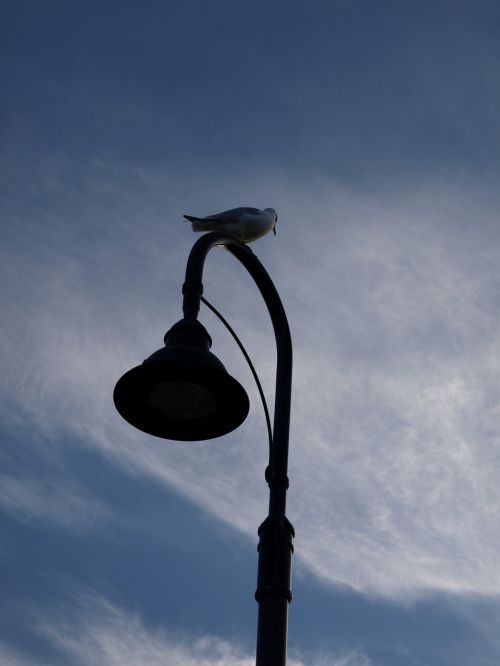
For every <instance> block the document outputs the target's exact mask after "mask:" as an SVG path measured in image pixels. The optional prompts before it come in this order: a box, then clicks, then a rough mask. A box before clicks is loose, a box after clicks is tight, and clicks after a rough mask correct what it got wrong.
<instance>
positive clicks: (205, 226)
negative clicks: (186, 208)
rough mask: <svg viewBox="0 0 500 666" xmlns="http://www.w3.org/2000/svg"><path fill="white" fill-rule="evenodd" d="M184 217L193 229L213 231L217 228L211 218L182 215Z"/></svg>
mask: <svg viewBox="0 0 500 666" xmlns="http://www.w3.org/2000/svg"><path fill="white" fill-rule="evenodd" d="M184 217H185V218H186V220H187V221H188V222H191V226H192V229H193V231H215V230H216V229H217V223H215V224H214V221H213V220H206V219H204V218H202V217H194V216H193V215H184Z"/></svg>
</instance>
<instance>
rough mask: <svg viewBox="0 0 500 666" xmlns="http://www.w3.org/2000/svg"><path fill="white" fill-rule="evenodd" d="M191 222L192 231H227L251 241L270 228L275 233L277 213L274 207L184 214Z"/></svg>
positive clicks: (267, 231)
mask: <svg viewBox="0 0 500 666" xmlns="http://www.w3.org/2000/svg"><path fill="white" fill-rule="evenodd" d="M184 217H185V218H186V220H189V222H191V224H192V228H193V231H227V232H229V233H230V234H232V235H233V236H235V237H236V238H237V239H238V240H240V241H241V242H242V243H251V242H252V241H254V240H257V238H261V237H262V236H265V235H266V234H267V233H269V232H270V231H271V230H272V232H273V233H274V235H276V222H277V221H278V215H277V214H276V211H275V210H274V208H264V210H260V208H249V207H246V206H243V207H241V208H231V210H225V211H224V212H222V213H217V214H216V215H207V216H206V217H194V216H193V215H184Z"/></svg>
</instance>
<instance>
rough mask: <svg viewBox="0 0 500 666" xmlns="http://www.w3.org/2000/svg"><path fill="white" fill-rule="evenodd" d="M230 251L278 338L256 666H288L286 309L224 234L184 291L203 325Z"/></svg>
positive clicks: (207, 244) (263, 274) (253, 262)
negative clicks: (220, 261)
mask: <svg viewBox="0 0 500 666" xmlns="http://www.w3.org/2000/svg"><path fill="white" fill-rule="evenodd" d="M216 245H224V246H225V247H226V248H227V249H228V250H229V252H231V254H233V255H234V256H235V257H236V258H237V259H238V260H239V261H240V262H241V263H242V264H243V265H244V266H245V268H246V269H247V271H248V272H249V273H250V275H251V276H252V278H253V279H254V281H255V283H256V285H257V287H258V288H259V290H260V293H261V294H262V297H263V298H264V301H265V303H266V306H267V309H268V312H269V315H270V317H271V322H272V325H273V329H274V336H275V338H276V350H277V367H276V395H275V403H274V427H273V442H272V446H271V451H270V458H269V465H268V467H267V469H266V475H265V476H266V481H267V483H268V485H269V515H268V517H267V518H266V519H265V520H264V522H263V523H262V525H261V526H260V527H259V530H258V534H259V546H258V552H259V568H258V575H257V591H256V592H255V599H256V601H257V603H258V604H259V616H258V624H257V657H256V666H285V665H286V646H287V625H288V604H289V603H290V602H291V600H292V593H291V590H290V582H291V564H292V553H293V545H292V539H293V537H294V536H295V532H294V529H293V527H292V525H291V523H290V522H289V520H288V519H287V517H286V515H285V512H286V492H287V489H288V476H287V470H288V434H289V430H290V402H291V391H292V342H291V337H290V329H289V327H288V321H287V318H286V314H285V310H284V309H283V304H282V303H281V299H280V297H279V294H278V292H277V291H276V287H275V286H274V284H273V282H272V280H271V278H270V277H269V275H268V273H267V271H266V270H265V268H264V266H263V265H262V264H261V263H260V261H259V260H258V259H257V257H256V256H255V254H254V253H253V252H252V250H251V249H250V248H249V247H248V246H247V245H245V244H244V243H240V241H238V240H237V239H236V238H234V237H233V236H231V235H230V234H227V233H224V232H212V233H208V234H205V235H203V236H201V237H200V238H199V239H198V240H197V241H196V243H195V244H194V245H193V248H192V249H191V252H190V254H189V258H188V262H187V266H186V279H185V282H184V285H183V288H182V293H183V294H184V303H183V311H184V316H185V317H186V318H187V319H197V317H198V312H199V309H200V297H201V295H202V294H203V284H202V277H203V266H204V262H205V259H206V256H207V254H208V252H209V250H211V248H213V247H215V246H216Z"/></svg>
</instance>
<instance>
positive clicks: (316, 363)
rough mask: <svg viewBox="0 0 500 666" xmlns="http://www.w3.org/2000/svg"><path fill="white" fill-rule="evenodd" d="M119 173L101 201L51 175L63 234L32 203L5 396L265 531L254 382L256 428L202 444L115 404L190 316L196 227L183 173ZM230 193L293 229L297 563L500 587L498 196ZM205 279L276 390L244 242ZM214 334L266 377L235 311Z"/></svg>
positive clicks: (284, 275)
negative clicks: (147, 428) (124, 376)
mask: <svg viewBox="0 0 500 666" xmlns="http://www.w3.org/2000/svg"><path fill="white" fill-rule="evenodd" d="M108 166H109V170H108V168H107V167H106V165H101V166H100V167H99V168H98V169H97V170H96V171H94V172H90V175H89V174H83V176H82V175H81V174H80V176H79V177H82V178H85V179H87V180H85V181H84V182H85V186H86V189H85V188H84V190H85V192H86V193H87V194H86V196H85V197H83V196H82V195H81V190H82V187H78V188H74V189H73V190H71V188H69V194H68V188H65V187H63V184H62V183H61V175H60V171H59V170H58V168H56V167H54V166H53V167H52V172H51V173H52V175H51V176H50V179H48V176H46V180H50V183H52V185H51V187H52V188H54V189H55V194H56V195H57V196H54V198H53V199H51V204H50V209H49V211H48V212H47V211H46V212H45V223H46V225H47V226H46V230H47V231H46V233H47V234H48V239H47V238H45V231H43V232H42V231H40V232H39V230H38V227H37V225H36V224H35V222H34V221H33V220H32V219H31V218H32V217H33V218H34V213H33V211H30V213H29V214H28V213H26V211H24V212H23V211H21V210H19V209H17V208H16V207H15V206H14V205H13V206H12V207H11V208H12V216H13V218H12V219H13V220H14V219H15V220H16V221H17V219H18V218H20V219H21V221H22V223H23V225H24V233H23V234H22V235H21V234H19V233H17V232H12V233H10V234H8V236H7V244H6V248H7V250H6V251H5V253H4V256H3V258H2V259H3V261H2V270H3V271H4V274H5V277H6V278H7V283H8V284H9V285H10V286H11V289H9V290H6V291H5V293H4V304H3V305H4V307H3V311H4V312H5V314H6V321H7V325H6V326H5V327H4V328H3V329H2V332H1V336H2V344H3V345H4V348H6V349H7V350H8V354H7V359H8V362H7V363H6V367H5V369H4V370H5V372H4V376H3V381H4V388H3V392H4V396H5V399H6V400H8V404H9V405H11V406H12V405H14V407H15V410H16V409H19V405H21V404H22V405H23V410H24V411H23V413H24V414H26V416H27V418H29V419H30V422H31V423H36V424H37V427H38V428H39V429H41V430H42V432H45V433H51V432H71V433H72V434H76V435H78V436H79V437H81V439H82V440H83V441H88V442H89V444H91V445H93V446H97V447H99V448H100V449H101V450H102V451H103V452H104V453H105V454H106V455H108V456H110V457H112V458H113V459H114V460H118V461H120V462H121V463H122V464H125V465H128V466H129V467H130V468H131V469H135V470H136V471H137V472H138V473H146V474H151V475H154V476H156V477H159V478H161V479H163V480H165V482H167V483H168V484H170V485H171V486H174V487H175V488H177V489H178V490H179V491H180V492H183V493H185V494H186V495H189V496H190V497H191V498H192V499H194V500H195V501H196V502H198V503H199V504H200V505H201V506H203V507H204V508H205V509H207V510H209V511H212V512H213V513H214V514H215V515H217V516H218V517H219V518H222V519H224V520H226V521H228V522H229V523H230V524H232V525H234V526H235V527H236V528H238V529H240V530H242V531H243V532H245V533H246V534H249V535H251V536H252V538H254V536H253V535H254V534H255V530H256V526H257V525H258V523H259V522H260V521H261V520H262V519H263V518H264V512H265V507H266V493H267V490H266V487H265V484H264V482H263V480H262V475H263V469H264V467H265V463H266V461H265V451H266V434H265V428H264V422H263V418H262V416H261V413H260V407H259V406H257V405H258V399H257V398H255V393H254V392H252V396H251V398H252V401H253V404H254V405H256V406H255V407H254V408H253V410H252V413H251V415H250V417H249V420H248V422H247V424H246V425H245V426H244V427H243V428H242V429H240V430H239V431H237V432H236V433H234V434H232V435H230V436H228V437H226V438H223V439H221V440H217V441H213V442H210V443H206V444H200V445H196V444H195V445H193V446H186V445H185V444H180V443H165V442H161V441H158V440H153V439H151V438H148V437H146V436H142V435H141V434H139V433H135V432H134V431H132V429H131V428H129V427H128V426H127V425H126V424H125V423H122V422H121V421H120V418H119V417H118V415H116V414H115V412H114V408H113V405H112V401H111V394H112V389H113V385H114V382H115V380H116V378H117V377H118V376H119V375H120V374H121V373H122V372H123V371H125V370H126V369H128V368H129V367H130V366H131V365H135V364H138V363H139V362H140V361H141V360H142V358H143V357H144V356H145V355H147V354H149V353H150V352H152V351H153V350H154V349H156V348H157V347H159V346H160V345H161V338H162V335H163V332H164V330H165V328H167V327H168V326H169V325H170V324H172V323H174V322H175V321H176V319H177V318H179V316H180V303H181V300H180V286H181V284H182V279H183V271H184V266H185V260H186V258H187V253H188V251H189V248H190V246H191V243H192V241H193V240H194V239H195V236H194V235H193V234H191V233H190V232H189V230H188V228H187V227H184V226H183V225H182V223H181V222H180V221H179V222H177V217H178V214H180V213H181V212H184V209H183V208H182V209H181V205H182V206H184V205H185V202H186V201H188V200H189V197H188V193H187V191H186V187H185V186H183V185H180V184H179V181H177V180H175V179H174V178H172V176H171V175H169V174H160V175H158V174H146V173H144V172H142V173H136V174H133V175H132V176H129V175H125V174H123V173H120V172H118V174H117V173H116V172H115V169H114V167H113V165H108ZM111 173H113V174H114V175H111ZM194 181H195V177H193V179H192V181H191V183H190V185H191V187H193V188H194V189H196V190H197V191H198V192H199V197H200V202H201V203H200V204H199V208H200V212H203V210H205V207H206V210H211V209H212V207H211V206H210V203H211V202H212V203H213V209H214V210H215V209H218V208H220V207H221V205H220V204H221V202H220V201H215V195H214V194H213V191H214V188H213V187H212V184H211V183H210V182H208V181H207V180H206V178H205V180H204V181H203V183H202V182H201V181H200V182H196V187H195V183H194ZM165 183H166V184H170V190H169V189H168V187H164V184H165ZM248 183H250V185H249V184H248ZM80 185H81V184H80ZM292 185H293V187H292ZM245 187H246V188H247V194H246V195H245V196H244V195H242V194H241V193H242V191H243V190H244V188H245ZM58 188H59V189H58ZM165 191H166V192H167V194H166V193H165ZM169 191H170V192H175V194H171V195H169V194H168V192H169ZM227 191H228V193H229V194H230V196H229V195H228V199H229V201H228V205H232V202H234V203H235V204H238V203H255V204H257V205H258V204H259V201H261V200H263V201H264V203H265V204H266V205H268V204H269V205H275V206H276V207H277V208H278V210H279V214H280V222H279V229H278V237H277V239H274V238H269V239H264V240H262V241H260V243H259V244H256V245H255V246H254V249H255V251H256V252H257V254H258V256H259V258H261V260H262V261H263V263H264V265H265V266H266V267H267V268H268V270H269V272H270V274H271V275H272V277H273V278H274V279H275V281H276V284H277V286H278V289H279V290H280V292H281V293H282V296H283V300H284V302H285V306H286V308H287V311H288V313H289V318H290V322H291V327H292V333H293V338H294V343H295V383H294V404H293V418H292V433H291V490H290V512H289V513H290V518H291V520H292V522H293V523H294V524H295V527H296V529H297V543H296V545H297V548H296V555H295V557H296V558H300V559H301V560H302V561H303V562H305V563H307V565H308V566H309V567H310V568H311V569H312V570H313V571H314V572H316V573H317V574H319V575H321V576H323V577H324V578H325V579H327V580H329V581H330V582H332V583H340V584H346V585H349V586H353V587H355V588H356V589H358V590H361V591H367V592H371V593H375V594H383V595H389V596H402V595H404V596H407V595H410V596H414V595H418V594H419V593H421V592H422V591H425V590H428V589H438V590H454V591H471V592H477V593H484V594H498V593H499V592H500V575H499V574H498V568H497V567H496V566H495V553H496V552H498V548H499V546H500V543H499V542H498V535H497V533H496V532H495V530H493V529H492V525H494V524H496V523H497V522H498V517H499V515H498V513H499V512H498V509H497V507H498V506H500V491H499V489H498V482H497V479H496V470H497V469H498V468H499V462H500V460H499V457H500V453H499V450H500V449H499V447H498V446H497V443H498V437H499V425H498V424H499V416H500V403H499V389H498V386H497V384H498V381H497V378H498V375H499V371H500V361H499V358H500V355H499V353H498V352H499V348H500V338H499V331H500V320H499V317H498V300H499V298H498V294H499V293H500V292H499V290H498V287H499V280H498V277H497V272H498V271H497V266H498V265H499V264H500V256H499V255H500V250H499V249H498V247H500V246H499V244H498V240H499V238H498V232H497V231H496V227H495V225H493V224H492V221H493V222H494V219H495V210H496V208H495V207H496V201H494V200H493V198H492V197H491V196H490V195H489V194H488V193H487V192H484V191H479V190H477V191H473V190H471V191H460V190H459V188H458V187H455V186H453V185H447V186H443V187H442V188H440V189H439V188H438V187H428V188H427V190H425V188H422V186H421V192H422V191H423V192H424V194H423V195H421V194H419V195H418V196H416V195H415V196H414V195H412V194H411V190H410V189H409V190H408V191H407V192H405V193H403V194H400V195H399V197H397V199H396V198H395V197H393V196H390V195H384V196H383V195H380V194H379V195H378V197H377V198H375V197H374V196H368V195H364V196H362V195H360V194H359V193H356V192H352V191H348V190H346V189H345V188H341V187H339V186H338V185H336V184H335V183H333V184H329V185H328V184H327V185H325V184H323V185H317V184H316V185H314V186H312V185H311V184H310V183H306V184H304V185H303V186H302V187H299V186H297V184H295V183H293V184H291V183H287V182H286V181H285V180H284V179H281V180H280V178H279V177H277V176H274V177H273V178H268V179H266V178H264V177H262V178H261V179H255V178H254V180H253V182H251V181H250V180H246V181H245V185H243V184H242V181H240V180H238V179H235V180H234V181H233V182H229V181H228V183H227ZM131 192H134V194H131ZM257 192H260V195H259V196H258V197H257V195H256V194H255V193H257ZM160 193H161V194H160ZM248 193H249V194H248ZM249 195H253V196H254V197H255V199H254V198H253V197H252V196H250V197H249ZM218 196H220V195H218ZM488 196H490V198H489V199H488ZM248 198H250V199H251V201H248ZM422 200H425V203H422ZM56 202H57V203H56ZM197 209H198V206H197ZM69 210H72V211H73V218H72V220H71V226H70V228H69V229H68V228H66V226H65V224H66V220H67V215H68V211H69ZM469 218H470V219H472V218H473V219H474V220H475V221H476V222H475V224H474V226H472V225H471V223H470V221H469ZM44 229H45V228H44ZM214 252H215V251H214ZM25 267H26V268H25ZM206 284H207V294H208V295H209V298H210V295H211V293H214V294H216V296H215V297H214V298H213V300H214V301H215V302H216V304H220V303H223V304H224V306H223V307H222V309H223V310H224V312H225V313H226V314H228V316H229V318H230V319H231V321H232V323H233V324H235V327H236V328H237V329H238V332H241V333H242V338H243V340H244V342H245V344H247V347H248V350H249V352H250V354H251V355H252V357H253V358H254V360H256V362H257V366H258V369H259V371H260V372H261V374H262V379H263V381H264V384H265V386H266V387H268V393H272V388H273V382H274V380H273V363H274V350H273V349H272V338H271V337H270V336H272V333H271V329H270V325H269V323H268V321H267V318H266V316H265V312H264V309H263V306H262V304H261V303H260V297H259V295H258V294H257V293H256V290H255V288H254V287H253V285H251V283H250V280H249V279H248V278H247V276H245V275H244V272H243V271H242V269H241V267H240V266H238V265H236V262H235V261H234V259H233V258H232V257H230V256H228V255H226V254H225V253H219V254H218V257H217V259H215V258H212V257H210V258H209V261H208V262H207V280H206ZM20 305H21V306H22V307H19V306H20ZM210 317H211V316H210V315H206V316H205V315H204V321H210V322H212V321H213V319H211V318H210ZM240 323H241V325H240ZM210 329H211V331H212V333H214V340H215V341H216V342H215V344H214V349H215V351H216V353H218V354H219V355H220V357H221V358H222V359H223V360H224V363H225V364H226V366H227V367H228V369H229V370H230V372H232V373H233V374H235V375H236V376H238V377H240V378H242V381H244V383H245V385H246V386H251V379H250V378H249V375H248V373H247V375H245V373H246V370H245V368H244V365H243V363H242V361H241V359H240V358H239V356H238V353H237V351H236V350H235V349H234V345H233V343H232V341H231V340H229V339H228V337H227V335H226V334H225V333H224V332H223V331H222V330H221V328H220V327H219V325H218V324H217V323H215V322H214V323H213V324H212V323H211V324H210ZM266 350H269V351H268V352H267V351H266ZM261 357H262V358H263V360H262V361H261V360H260V359H261ZM245 377H246V379H245ZM251 391H253V390H252V389H251ZM9 409H11V407H9ZM28 490H29V489H28ZM85 501H89V500H85ZM235 505H237V506H238V511H237V512H235V510H234V507H235ZM47 510H49V509H47Z"/></svg>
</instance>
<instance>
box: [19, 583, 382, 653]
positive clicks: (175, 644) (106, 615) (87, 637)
mask: <svg viewBox="0 0 500 666" xmlns="http://www.w3.org/2000/svg"><path fill="white" fill-rule="evenodd" d="M38 632H39V633H40V634H41V635H42V636H44V637H45V638H46V639H48V640H49V642H50V644H51V646H52V647H53V648H55V649H56V650H57V652H59V653H61V654H62V655H63V656H64V657H65V658H67V659H68V663H71V664H74V665H75V666H94V664H99V665H100V666H129V665H130V666H137V664H148V665H149V666H165V664H168V665H169V666H252V664H255V657H254V656H253V655H249V654H246V653H245V651H244V650H243V649H242V648H241V647H240V646H239V645H237V644H235V643H234V642H229V641H227V640H223V639H221V638H219V637H217V636H190V635H187V634H183V635H179V636H174V635H172V634H171V633H169V632H168V631H165V630H164V629H162V628H151V627H148V626H146V625H145V624H144V622H143V621H142V619H141V618H140V616H139V615H137V614H132V613H129V612H126V611H124V610H122V609H120V608H118V607H116V606H114V605H112V604H110V603H109V602H108V601H106V600H105V599H103V598H102V597H99V596H96V595H93V594H89V595H87V597H86V598H85V599H84V600H83V601H82V599H80V600H79V601H78V602H77V603H76V604H75V606H74V607H73V609H68V608H66V609H65V611H64V614H63V613H61V615H60V616H53V617H49V618H47V617H46V615H44V617H43V618H40V622H39V624H38ZM324 659H327V660H326V661H325V660H324ZM32 663H33V662H31V661H25V662H24V661H15V662H13V664H14V665H15V666H18V664H19V666H21V664H23V665H25V666H30V665H31V664H32ZM307 663H308V666H323V665H324V666H326V664H328V666H369V665H370V661H369V660H368V659H367V658H366V657H364V656H363V655H362V654H361V653H356V652H351V653H344V654H340V655H339V656H338V657H337V656H334V655H329V657H321V658H320V660H319V661H316V660H315V661H314V662H313V663H311V662H310V661H309V662H307ZM289 664H290V666H304V662H302V661H297V660H296V659H294V658H291V659H289Z"/></svg>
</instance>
